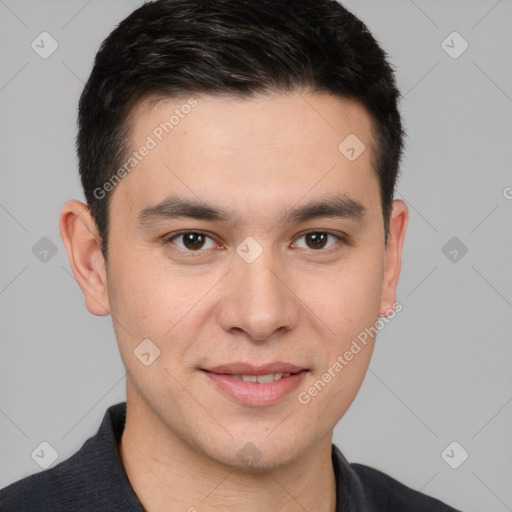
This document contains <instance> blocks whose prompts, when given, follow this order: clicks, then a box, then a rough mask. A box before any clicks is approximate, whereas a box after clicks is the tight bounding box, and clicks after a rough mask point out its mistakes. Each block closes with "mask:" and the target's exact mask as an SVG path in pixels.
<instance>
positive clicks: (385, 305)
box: [379, 199, 409, 317]
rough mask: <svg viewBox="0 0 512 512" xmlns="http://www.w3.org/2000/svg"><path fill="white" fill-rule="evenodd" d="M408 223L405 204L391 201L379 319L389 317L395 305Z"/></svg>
mask: <svg viewBox="0 0 512 512" xmlns="http://www.w3.org/2000/svg"><path fill="white" fill-rule="evenodd" d="M408 221H409V209H408V207H407V205H406V204H405V202H404V201H402V200H399V199H397V200H395V201H393V209H392V212H391V219H390V222H389V233H388V244H387V247H386V263H385V266H384V279H383V286H382V298H381V304H380V310H379V315H380V316H381V317H384V316H388V315H390V314H391V313H392V311H393V310H394V306H395V304H396V288H397V285H398V278H399V277H400V270H401V267H402V249H403V244H404V239H405V232H406V229H407V224H408Z"/></svg>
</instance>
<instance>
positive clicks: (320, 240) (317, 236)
mask: <svg viewBox="0 0 512 512" xmlns="http://www.w3.org/2000/svg"><path fill="white" fill-rule="evenodd" d="M305 237H306V240H309V241H310V242H311V245H310V244H309V243H308V246H309V248H310V249H323V248H324V247H325V244H326V242H327V237H328V235H327V233H321V232H317V233H308V234H307V235H305ZM306 243H307V242H306Z"/></svg>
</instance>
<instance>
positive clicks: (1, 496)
mask: <svg viewBox="0 0 512 512" xmlns="http://www.w3.org/2000/svg"><path fill="white" fill-rule="evenodd" d="M80 456H81V453H80V452H77V453H75V454H74V455H72V456H71V457H70V458H69V459H67V460H65V461H63V462H61V463H60V464H57V465H56V466H55V467H53V468H50V469H46V470H43V471H40V472H39V473H35V474H33V475H29V476H27V477H25V478H22V479H21V480H18V481H17V482H14V483H12V484H10V485H8V486H7V487H5V488H3V489H1V490H0V510H1V511H2V512H25V511H27V512H28V511H31V512H57V511H61V510H62V511H64V510H67V511H73V510H76V508H75V505H76V503H74V502H75V500H76V494H75V493H69V492H68V490H69V489H70V488H74V489H75V492H76V491H79V488H80V485H81V484H80V471H79V470H78V469H77V468H78V467H79V464H80Z"/></svg>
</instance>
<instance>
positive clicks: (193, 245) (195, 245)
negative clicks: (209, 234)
mask: <svg viewBox="0 0 512 512" xmlns="http://www.w3.org/2000/svg"><path fill="white" fill-rule="evenodd" d="M181 236H182V237H183V245H184V246H185V247H186V248H187V249H190V250H195V249H201V247H203V245H204V239H205V237H204V235H201V234H200V233H186V234H184V235H181Z"/></svg>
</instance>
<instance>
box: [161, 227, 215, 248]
mask: <svg viewBox="0 0 512 512" xmlns="http://www.w3.org/2000/svg"><path fill="white" fill-rule="evenodd" d="M175 240H180V241H181V242H182V244H181V245H180V244H179V243H176V242H175ZM207 240H210V242H211V244H212V245H210V247H208V244H207V243H206V241H207ZM165 243H174V244H175V245H176V246H177V247H179V248H180V249H182V250H184V251H189V252H200V250H201V249H205V248H206V249H212V248H214V247H215V246H216V244H215V242H214V241H213V240H212V239H211V238H210V237H209V236H208V235H206V234H205V233H201V232H200V231H181V232H180V233H176V234H174V235H172V236H170V237H168V238H166V239H165Z"/></svg>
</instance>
